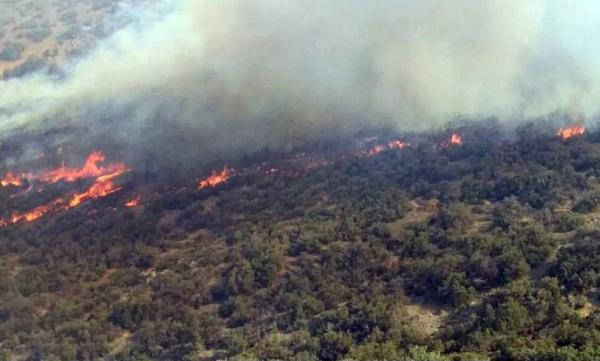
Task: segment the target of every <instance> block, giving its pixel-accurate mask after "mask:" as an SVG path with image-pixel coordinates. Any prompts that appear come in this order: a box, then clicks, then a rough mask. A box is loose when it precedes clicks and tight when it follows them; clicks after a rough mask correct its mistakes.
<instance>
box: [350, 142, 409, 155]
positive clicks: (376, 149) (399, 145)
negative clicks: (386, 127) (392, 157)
mask: <svg viewBox="0 0 600 361" xmlns="http://www.w3.org/2000/svg"><path fill="white" fill-rule="evenodd" d="M409 145H410V144H408V143H405V142H403V141H400V140H398V139H394V140H391V141H389V142H387V143H386V144H377V145H375V146H373V147H372V148H369V149H367V150H361V151H359V152H358V153H357V154H358V155H359V156H371V157H372V156H375V155H377V154H379V153H381V152H383V151H384V150H387V149H404V148H406V147H408V146H409Z"/></svg>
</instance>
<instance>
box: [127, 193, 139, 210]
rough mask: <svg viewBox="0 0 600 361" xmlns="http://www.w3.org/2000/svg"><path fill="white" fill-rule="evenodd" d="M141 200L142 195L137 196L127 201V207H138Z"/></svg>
mask: <svg viewBox="0 0 600 361" xmlns="http://www.w3.org/2000/svg"><path fill="white" fill-rule="evenodd" d="M141 200H142V196H137V197H135V198H134V199H132V200H130V201H128V202H127V203H125V207H127V208H133V207H137V206H138V205H139V204H140V201H141Z"/></svg>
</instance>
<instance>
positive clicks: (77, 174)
mask: <svg viewBox="0 0 600 361" xmlns="http://www.w3.org/2000/svg"><path fill="white" fill-rule="evenodd" d="M105 160H106V157H105V156H104V154H103V153H102V152H99V151H94V152H92V153H91V154H90V155H89V156H88V157H87V159H86V161H85V163H84V165H83V166H82V167H81V168H70V167H66V166H65V165H64V164H63V165H62V166H61V167H60V168H57V169H54V170H51V171H47V172H43V173H41V174H39V175H37V177H36V178H37V179H39V180H40V181H42V182H44V183H56V182H58V181H61V180H64V181H66V182H75V181H76V180H78V179H82V178H91V177H101V176H104V175H107V174H111V173H116V172H121V173H122V172H124V171H125V170H127V166H126V165H125V164H124V163H114V164H109V165H107V166H105V167H104V166H101V165H99V163H101V162H104V161H105Z"/></svg>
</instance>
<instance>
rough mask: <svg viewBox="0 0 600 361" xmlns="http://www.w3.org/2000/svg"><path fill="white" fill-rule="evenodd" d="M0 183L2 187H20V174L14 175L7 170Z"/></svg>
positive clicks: (21, 183)
mask: <svg viewBox="0 0 600 361" xmlns="http://www.w3.org/2000/svg"><path fill="white" fill-rule="evenodd" d="M0 185H2V186H3V187H8V186H15V187H20V186H22V185H23V178H22V177H21V176H16V175H14V174H13V173H12V172H7V173H6V174H5V175H4V178H3V179H1V180H0Z"/></svg>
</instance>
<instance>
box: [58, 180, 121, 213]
mask: <svg viewBox="0 0 600 361" xmlns="http://www.w3.org/2000/svg"><path fill="white" fill-rule="evenodd" d="M123 173H124V171H117V172H114V173H112V174H108V175H105V176H101V177H98V178H97V179H96V181H95V182H94V184H92V185H91V186H90V187H89V188H88V189H87V190H86V191H84V192H83V193H76V194H74V195H73V197H71V200H70V201H69V208H73V207H77V206H78V205H79V204H80V203H81V202H83V201H85V200H88V199H98V198H101V197H106V196H107V195H109V194H112V193H115V192H118V191H120V190H121V188H120V187H117V186H116V185H115V184H114V183H113V180H114V179H115V178H117V177H118V176H120V175H121V174H123Z"/></svg>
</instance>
